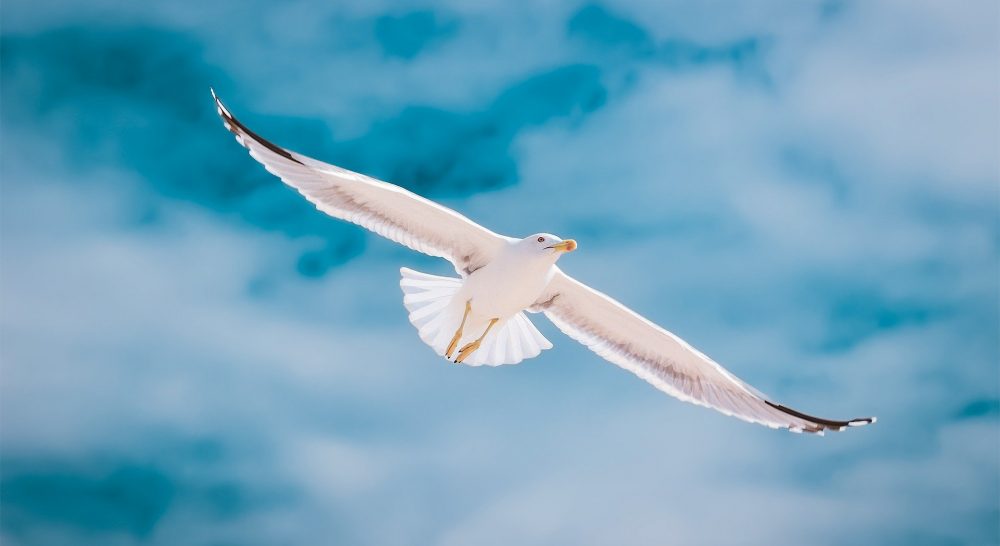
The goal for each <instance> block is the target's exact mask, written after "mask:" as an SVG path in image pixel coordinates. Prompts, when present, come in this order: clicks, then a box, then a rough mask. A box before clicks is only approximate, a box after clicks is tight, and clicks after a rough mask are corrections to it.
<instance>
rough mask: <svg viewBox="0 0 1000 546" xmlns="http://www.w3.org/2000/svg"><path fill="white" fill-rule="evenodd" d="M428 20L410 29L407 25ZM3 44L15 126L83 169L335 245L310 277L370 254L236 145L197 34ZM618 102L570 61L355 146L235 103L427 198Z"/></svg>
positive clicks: (404, 115)
mask: <svg viewBox="0 0 1000 546" xmlns="http://www.w3.org/2000/svg"><path fill="white" fill-rule="evenodd" d="M426 17H427V16H425V15H420V14H417V15H413V16H412V17H410V16H407V17H405V18H404V20H405V21H407V22H399V23H398V24H400V25H404V30H405V28H408V27H407V26H406V25H417V26H420V25H424V24H425V23H420V21H424V20H425V18H426ZM413 18H415V19H413ZM411 19H412V20H411ZM432 20H436V19H434V18H433V17H432ZM414 21H416V22H414ZM396 24H397V23H393V24H392V25H390V26H391V27H392V28H396V27H395V26H393V25H396ZM421 28H422V27H421ZM435 28H436V27H435ZM404 30H394V31H393V32H399V33H402V34H406V32H405V31H404ZM385 32H388V31H385ZM418 34H420V33H419V32H418ZM380 35H381V34H380ZM2 49H3V68H2V71H3V72H2V74H3V84H2V86H3V87H2V89H3V96H4V99H5V103H6V104H8V105H13V106H8V107H6V108H4V111H3V115H4V119H5V121H7V122H10V123H14V124H34V123H37V122H38V121H39V120H42V121H43V122H44V124H43V125H41V127H40V128H44V130H46V131H47V132H48V133H49V135H50V137H51V138H52V139H54V142H60V147H62V148H64V149H66V150H68V151H69V153H70V154H72V157H70V158H69V159H70V160H71V161H72V162H73V163H75V164H78V165H81V166H83V167H100V166H104V165H119V166H125V167H128V168H130V169H131V170H133V171H134V172H135V173H136V174H137V175H138V176H140V177H141V179H143V180H145V181H147V182H148V183H149V184H150V185H151V186H152V187H153V189H155V190H156V191H158V192H160V193H162V194H165V195H167V196H170V197H174V198H179V199H184V200H189V201H193V202H196V203H200V204H202V205H204V206H207V207H210V208H212V209H215V210H217V211H219V212H220V213H223V214H226V215H228V216H231V217H235V218H241V219H243V220H244V221H246V222H249V223H251V224H253V225H256V226H258V227H261V228H264V229H269V230H277V231H280V232H283V233H286V234H288V235H290V236H302V235H311V236H320V237H322V239H323V240H324V241H325V243H324V244H323V246H322V247H321V248H318V249H316V250H313V251H310V252H308V253H307V254H306V255H304V256H302V257H301V258H300V259H299V261H298V266H297V267H298V270H299V272H300V273H302V274H303V275H306V276H321V275H323V274H324V273H325V272H326V271H327V270H328V269H329V268H330V267H331V266H334V265H337V264H338V263H342V262H343V261H345V260H347V259H350V258H351V257H352V256H355V255H357V254H358V253H359V252H361V250H362V248H363V240H364V235H363V233H362V231H361V230H359V229H356V228H354V227H353V226H348V225H345V224H343V223H341V222H334V221H330V220H328V219H327V218H325V217H324V216H323V215H322V214H320V213H318V212H315V211H314V210H313V208H312V206H311V205H309V204H308V203H306V202H305V201H304V200H303V199H301V198H300V197H299V196H298V195H297V194H295V193H294V192H292V191H290V190H288V189H287V188H285V187H283V186H282V185H281V184H280V183H278V182H277V181H276V180H275V179H274V178H273V177H272V176H271V175H269V174H268V173H267V172H265V171H264V170H263V169H262V168H260V166H259V165H257V164H256V163H255V162H253V161H252V160H250V159H249V158H247V157H246V155H245V153H244V152H243V150H241V149H240V148H239V147H238V146H236V145H235V144H233V143H232V142H228V141H227V140H228V135H227V134H226V133H225V132H224V131H222V130H221V129H220V127H219V123H218V120H217V119H216V116H215V113H214V111H213V109H212V107H211V103H210V101H209V100H208V98H207V89H208V87H209V85H210V83H212V82H215V84H216V85H219V82H225V80H226V78H225V77H224V76H223V75H222V74H221V72H220V71H219V70H218V69H216V68H214V67H212V66H209V65H207V64H205V63H204V62H203V61H202V60H201V59H202V57H203V55H202V50H201V46H200V44H199V43H198V42H197V41H195V40H193V39H192V38H190V37H189V36H187V35H182V34H180V33H177V32H173V31H170V30H167V29H162V28H149V27H147V28H94V27H91V26H86V27H83V26H81V27H68V28H63V29H59V30H52V31H45V32H42V33H40V34H37V35H28V36H5V37H4V38H3V44H2ZM223 85H224V83H223ZM606 99H607V92H606V90H605V88H604V86H603V83H602V81H601V73H600V71H599V70H598V69H597V68H596V67H594V66H587V65H569V66H564V67H557V68H554V69H552V70H549V71H545V72H542V73H539V74H535V75H531V76H528V77H526V78H525V79H523V80H521V81H517V82H514V83H513V84H511V85H510V87H509V88H507V89H505V90H502V91H501V92H500V93H499V94H498V96H497V97H496V99H495V100H493V101H492V102H490V103H489V104H487V105H485V107H484V108H483V109H481V110H473V111H452V110H445V109H441V108H436V107H431V106H420V105H414V106H408V107H406V108H404V109H403V110H402V111H401V112H398V113H392V115H390V116H387V117H386V118H385V119H383V120H374V121H373V122H372V125H371V128H370V130H369V131H368V132H367V133H366V134H365V135H363V136H361V137H359V138H356V139H352V140H345V141H338V140H336V139H335V138H334V136H333V135H332V134H331V132H330V130H329V129H328V127H327V124H326V122H325V121H324V120H319V119H313V120H307V119H301V118H295V117H287V116H286V117H273V116H272V117H266V116H258V115H253V114H252V113H250V112H247V109H246V108H240V102H239V100H238V98H237V99H236V100H234V101H232V106H233V109H234V111H236V112H247V113H246V114H245V115H244V116H243V117H244V118H245V119H246V120H247V123H249V124H250V125H251V126H253V127H256V128H259V132H261V133H262V134H264V135H267V137H268V138H271V139H273V140H275V141H276V142H279V143H281V144H282V145H285V146H288V147H290V148H293V149H296V150H299V151H302V152H304V153H309V154H314V155H317V156H319V157H324V158H327V159H329V160H330V161H334V162H337V163H339V164H341V165H344V166H346V167H348V168H352V169H354V170H357V171H360V172H364V173H366V174H371V175H373V176H377V177H380V178H384V179H387V180H391V181H393V182H395V183H397V184H400V185H402V186H404V187H407V188H409V189H412V190H414V191H417V192H419V193H422V194H426V195H431V196H442V195H451V196H462V195H469V194H472V193H476V192H479V191H483V190H489V189H495V188H500V187H503V186H507V185H510V184H514V183H515V182H516V180H517V165H516V160H515V159H514V157H513V156H512V155H511V154H512V151H511V144H512V142H513V140H514V138H515V137H516V136H517V135H518V134H519V133H520V132H521V131H523V130H524V129H526V128H530V127H533V126H538V125H541V124H544V123H547V122H550V121H553V120H558V119H565V120H579V119H582V118H583V117H584V116H586V115H587V114H589V113H591V112H593V111H595V110H597V109H598V108H600V107H601V106H603V105H604V103H605V101H606ZM109 126H114V128H115V129H114V130H113V131H109V130H108V127H109ZM141 216H142V218H143V220H144V221H152V220H155V218H156V215H155V213H149V212H147V213H146V214H143V215H141Z"/></svg>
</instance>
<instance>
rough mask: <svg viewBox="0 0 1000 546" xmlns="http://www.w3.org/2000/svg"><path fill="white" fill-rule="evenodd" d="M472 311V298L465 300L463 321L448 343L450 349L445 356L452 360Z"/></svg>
mask: <svg viewBox="0 0 1000 546" xmlns="http://www.w3.org/2000/svg"><path fill="white" fill-rule="evenodd" d="M470 311H472V300H468V301H466V302H465V314H463V315H462V323H461V324H459V325H458V330H456V331H455V335H454V337H452V338H451V343H449V344H448V350H447V351H445V352H444V357H445V358H446V359H448V360H451V353H454V352H455V347H457V346H458V341H459V340H460V339H462V329H463V328H465V321H466V320H468V318H469V312H470Z"/></svg>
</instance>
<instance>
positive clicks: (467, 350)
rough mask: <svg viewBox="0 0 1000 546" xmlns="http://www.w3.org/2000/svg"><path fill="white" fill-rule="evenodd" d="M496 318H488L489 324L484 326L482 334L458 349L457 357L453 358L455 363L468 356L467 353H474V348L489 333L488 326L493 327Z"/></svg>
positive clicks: (459, 362) (476, 347)
mask: <svg viewBox="0 0 1000 546" xmlns="http://www.w3.org/2000/svg"><path fill="white" fill-rule="evenodd" d="M498 320H500V319H498V318H495V319H490V324H489V326H487V327H486V331H485V332H483V335H481V336H479V339H477V340H475V341H473V342H472V343H469V344H467V345H466V346H465V347H462V348H461V349H460V350H459V351H458V357H457V358H455V363H456V364H461V363H462V361H464V360H465V359H466V358H468V357H469V355H471V354H472V353H474V352H475V351H476V349H478V348H479V345H480V344H481V343H482V342H483V338H484V337H486V334H488V333H490V328H493V325H494V324H496V323H497V321H498Z"/></svg>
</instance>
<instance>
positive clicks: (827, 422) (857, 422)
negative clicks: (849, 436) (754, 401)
mask: <svg viewBox="0 0 1000 546" xmlns="http://www.w3.org/2000/svg"><path fill="white" fill-rule="evenodd" d="M764 403H765V404H767V405H768V406H771V407H772V408H774V409H776V410H778V411H780V412H783V413H787V414H788V415H791V416H792V417H798V418H799V419H803V420H806V421H809V422H810V423H814V424H815V425H816V428H815V429H807V430H806V432H817V433H822V432H823V431H826V430H835V431H841V430H844V429H847V428H848V427H863V426H865V425H870V424H872V423H874V422H876V421H877V420H878V419H877V418H875V417H859V418H856V419H851V420H848V421H835V420H832V419H823V418H821V417H815V416H813V415H809V414H807V413H802V412H801V411H797V410H793V409H792V408H789V407H786V406H782V405H781V404H775V403H773V402H770V401H768V400H765V401H764Z"/></svg>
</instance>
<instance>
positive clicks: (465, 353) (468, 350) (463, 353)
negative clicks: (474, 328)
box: [455, 338, 482, 364]
mask: <svg viewBox="0 0 1000 546" xmlns="http://www.w3.org/2000/svg"><path fill="white" fill-rule="evenodd" d="M481 341H482V338H480V339H477V340H475V341H473V342H472V343H468V344H466V345H465V346H464V347H462V349H461V350H459V351H458V358H456V359H455V364H461V363H462V362H463V361H464V360H465V359H466V358H468V357H469V355H471V354H472V353H474V352H475V351H476V349H478V348H479V343H480V342H481Z"/></svg>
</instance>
